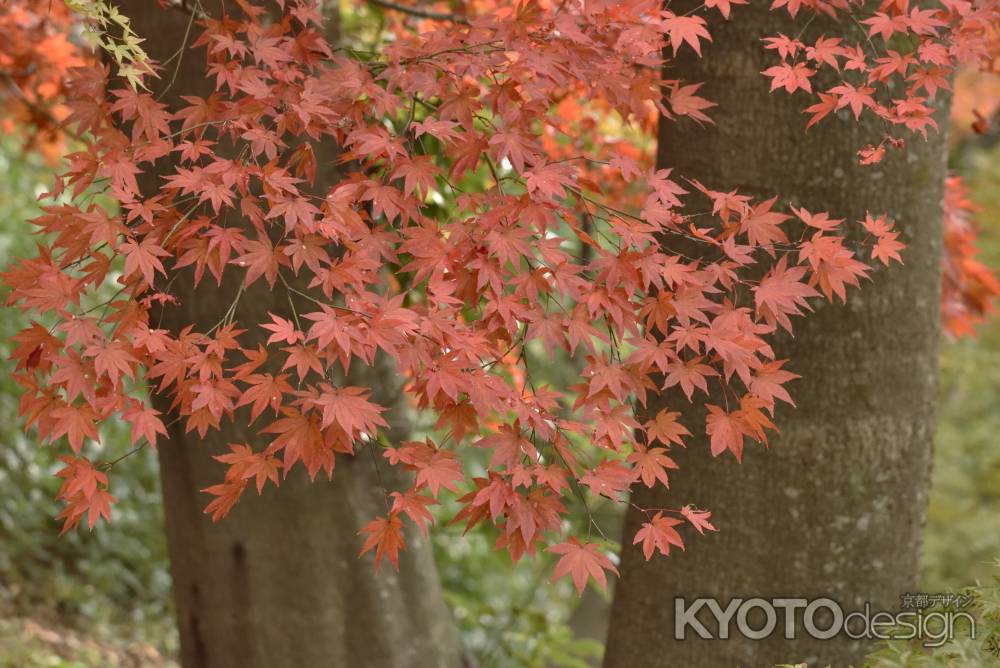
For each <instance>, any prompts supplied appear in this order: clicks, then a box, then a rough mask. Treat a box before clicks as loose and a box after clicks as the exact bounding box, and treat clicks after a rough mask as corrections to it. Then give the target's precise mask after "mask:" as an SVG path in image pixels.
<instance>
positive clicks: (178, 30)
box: [122, 0, 460, 668]
mask: <svg viewBox="0 0 1000 668" xmlns="http://www.w3.org/2000/svg"><path fill="white" fill-rule="evenodd" d="M122 10H123V12H124V13H126V14H127V15H128V16H130V17H131V20H132V25H133V27H134V29H135V31H136V32H137V33H138V34H139V35H140V36H141V37H144V38H146V40H147V41H146V42H145V43H144V45H143V46H144V48H145V49H146V50H147V52H148V53H149V54H150V56H151V57H153V58H154V59H156V60H158V61H160V62H163V61H165V60H167V59H168V58H169V57H170V55H171V54H173V53H174V51H176V50H177V49H178V48H183V46H182V45H183V41H184V34H185V29H186V27H187V23H188V20H189V17H188V16H186V15H184V14H182V13H180V12H171V11H169V10H161V9H160V8H158V7H157V5H156V3H153V2H151V1H148V0H146V1H144V0H128V1H126V2H124V3H123V6H122ZM196 30H197V28H195V31H193V33H192V39H193V37H194V34H195V32H196ZM175 66H176V60H175V61H174V62H172V63H171V64H170V65H169V66H168V67H167V69H166V71H165V73H164V75H163V79H162V81H161V82H159V85H160V86H163V85H165V83H166V82H169V81H170V79H171V77H172V74H173V68H174V67H175ZM203 72H204V55H203V52H202V51H201V50H198V51H190V50H187V52H186V53H185V54H184V58H183V61H182V62H181V66H180V70H179V72H178V73H177V77H176V81H175V82H174V84H173V87H172V88H171V89H170V90H169V92H168V93H167V95H166V97H165V98H164V99H166V100H167V102H168V103H170V104H173V103H175V102H176V101H177V99H178V96H180V95H191V94H197V95H202V96H204V95H207V93H208V92H211V90H212V89H211V88H209V86H210V85H211V84H208V83H206V81H205V79H204V76H203ZM317 153H319V151H317ZM327 157H329V156H327ZM318 158H319V159H320V169H321V170H322V169H324V161H323V156H322V155H318ZM325 164H326V165H330V164H331V161H329V160H327V161H325ZM326 169H328V170H329V169H331V168H330V167H326ZM144 178H145V179H147V180H146V182H145V184H144V186H146V187H152V186H153V185H154V184H155V183H156V181H155V180H153V179H156V178H157V175H156V174H146V175H144ZM332 178H334V175H333V172H332V171H328V172H327V173H326V174H323V175H322V177H321V179H320V180H325V181H327V182H329V181H330V180H332ZM184 285H187V286H190V285H191V274H190V273H185V274H183V275H182V278H181V279H179V280H178V281H177V282H176V283H175V286H174V293H175V294H176V295H177V296H178V297H179V299H180V301H181V306H180V307H179V308H175V309H171V310H168V311H167V312H166V314H165V318H164V326H167V327H170V328H172V329H178V328H179V327H180V326H183V325H184V324H189V323H197V325H198V327H199V328H200V329H207V328H209V327H211V326H212V325H213V324H215V323H216V322H218V321H219V319H220V318H221V316H222V314H223V313H225V311H226V309H227V308H228V307H229V305H230V304H231V303H232V300H233V297H234V296H235V294H236V292H237V287H238V281H234V280H229V281H225V282H224V283H223V285H222V286H221V287H218V286H216V285H215V283H214V281H213V280H212V279H211V278H207V279H206V280H205V281H204V282H203V283H202V284H201V286H200V287H199V288H198V289H197V290H191V289H190V288H189V287H188V288H185V287H183V286H184ZM288 308H289V307H288V303H287V298H286V295H285V294H284V293H283V292H281V287H280V284H279V285H278V286H277V287H276V288H275V292H273V293H272V292H271V291H270V290H269V289H268V286H267V284H266V283H265V282H264V281H263V280H260V281H257V282H256V283H255V285H254V286H253V287H252V288H251V289H249V290H248V291H247V293H246V294H245V295H244V296H243V297H242V299H241V300H240V302H239V306H238V310H237V321H246V322H253V323H257V322H263V321H266V320H267V317H266V312H267V311H271V312H273V313H277V314H280V315H283V316H284V317H286V318H287V317H290V314H289V313H288V312H287V311H288ZM255 335H256V334H255V333H254V332H252V331H251V332H248V333H247V334H246V335H245V337H241V341H242V343H243V345H244V346H247V347H255V346H256V343H257V341H255V340H254V339H253V337H254V336H255ZM263 338H264V337H260V342H263ZM355 376H356V377H355ZM351 382H352V383H354V384H359V385H367V386H369V387H373V388H374V390H375V392H374V399H375V400H376V401H378V402H379V403H381V404H382V405H385V406H390V407H391V412H390V414H389V415H387V416H386V417H387V419H388V420H389V422H390V423H391V424H392V425H393V431H394V433H393V434H392V437H393V438H394V439H399V438H404V437H405V433H406V429H407V427H406V423H407V420H406V415H405V409H404V408H403V406H402V405H401V404H400V401H399V399H400V394H399V388H398V382H399V379H398V378H397V376H396V375H395V373H394V371H393V369H392V368H391V367H389V366H387V365H385V364H383V365H382V366H381V367H380V368H377V369H374V370H369V371H366V372H362V373H360V374H352V378H351ZM156 402H157V404H158V407H159V408H160V410H166V409H167V406H168V403H169V402H168V401H167V400H166V398H162V397H161V398H158V399H156ZM237 418H238V419H237V420H236V421H235V424H224V428H223V429H222V431H221V432H210V433H209V435H208V438H206V439H204V440H203V439H201V438H199V437H198V436H197V434H196V433H190V434H185V433H184V431H183V427H182V424H177V425H175V426H173V427H172V428H171V429H170V434H169V440H168V441H167V442H165V443H162V444H161V445H160V448H159V456H160V465H161V477H162V481H163V495H164V503H165V510H166V525H167V527H166V528H167V538H168V543H169V554H170V561H171V574H172V576H173V587H174V598H175V602H176V608H177V621H178V627H179V631H180V640H181V662H182V665H183V666H184V667H185V668H230V667H232V668H277V667H283V666H289V667H291V666H296V667H299V666H301V667H302V668H312V667H314V666H315V667H320V666H323V667H326V666H331V667H332V666H336V667H340V666H343V667H344V668H354V667H358V668H368V667H370V668H425V667H428V668H437V667H441V668H454V667H456V666H458V665H460V654H459V651H458V645H457V637H456V633H455V629H454V627H453V625H452V622H451V619H450V615H449V612H448V610H447V608H446V606H445V605H444V601H443V598H442V595H441V589H440V584H439V582H438V579H437V573H436V570H435V566H434V562H433V557H432V555H431V550H430V545H429V544H428V543H427V541H426V540H423V539H422V538H421V536H419V535H417V534H414V535H408V536H407V551H406V552H405V553H404V554H403V555H402V557H401V559H400V572H399V573H398V574H397V573H396V572H394V571H393V569H392V567H391V566H387V567H384V568H382V569H381V571H380V572H379V573H377V574H376V573H374V572H373V569H372V559H371V556H370V555H369V556H368V557H366V558H364V559H358V549H359V547H360V544H361V543H360V541H361V539H360V537H359V536H358V535H357V532H358V530H359V529H360V528H361V527H362V526H363V525H364V524H366V523H367V522H369V521H370V520H371V519H372V518H374V517H375V516H377V515H380V514H384V513H385V506H384V501H383V484H384V485H386V486H387V487H390V488H391V487H392V486H393V485H392V480H391V479H390V476H389V474H388V471H387V467H386V466H385V465H384V464H383V465H381V471H377V470H376V465H375V464H374V458H373V457H372V456H370V453H369V452H368V451H366V449H364V448H359V452H358V456H357V457H355V458H353V459H352V458H350V457H344V456H342V455H338V460H337V467H336V471H335V473H334V477H333V480H332V481H327V480H326V477H325V475H324V474H320V476H318V477H317V479H316V481H315V482H312V483H310V482H309V480H308V477H307V476H306V475H305V473H304V471H302V470H296V471H295V472H294V473H293V474H292V475H290V476H289V478H288V479H286V480H284V481H283V482H282V484H281V488H280V489H277V490H276V489H274V488H271V487H269V488H268V489H266V490H265V492H264V494H263V496H261V497H258V496H257V495H256V494H255V493H254V491H253V490H248V491H247V493H246V494H245V495H244V496H243V500H241V501H240V503H239V504H237V506H236V507H235V508H234V509H233V511H232V513H231V514H230V515H229V517H228V518H226V519H224V520H222V521H220V522H218V523H216V524H213V523H212V522H211V520H210V519H209V516H208V515H205V514H203V512H202V509H203V508H204V506H205V503H206V501H207V500H209V497H208V496H207V495H205V494H203V493H202V492H200V490H201V489H203V488H205V487H207V486H209V485H212V484H216V483H218V482H220V481H221V479H222V475H223V473H224V467H223V465H221V464H219V463H218V462H215V461H214V460H213V459H212V455H216V454H220V453H221V452H224V451H227V449H228V448H227V444H229V443H250V444H252V445H254V448H255V449H258V450H259V449H262V448H263V447H264V446H265V445H266V442H267V439H269V438H270V437H269V436H267V435H261V434H259V431H260V430H261V428H262V427H263V425H265V424H266V422H265V419H266V417H262V418H260V419H259V420H258V421H257V422H256V423H255V424H253V425H251V424H249V416H248V414H246V413H242V412H238V413H237ZM299 469H301V467H299Z"/></svg>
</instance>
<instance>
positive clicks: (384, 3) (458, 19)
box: [367, 0, 469, 25]
mask: <svg viewBox="0 0 1000 668" xmlns="http://www.w3.org/2000/svg"><path fill="white" fill-rule="evenodd" d="M367 2H368V4H370V5H375V6H376V7H381V8H382V9H391V10H392V11H395V12H402V13H404V14H409V15H410V16H418V17H420V18H422V19H433V20H435V21H451V22H452V23H461V24H462V25H469V19H467V18H465V17H464V16H459V15H458V14H446V13H444V12H432V11H428V10H426V9H418V8H417V7H408V6H407V5H399V4H396V3H395V2H390V1H389V0H367Z"/></svg>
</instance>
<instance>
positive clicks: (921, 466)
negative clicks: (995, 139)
mask: <svg viewBox="0 0 1000 668" xmlns="http://www.w3.org/2000/svg"><path fill="white" fill-rule="evenodd" d="M682 4H683V3H682ZM675 5H677V3H676V2H675V3H673V4H672V5H671V9H672V10H674V11H675V12H677V13H682V12H683V11H684V10H685V9H687V8H688V7H687V6H681V7H677V6H675ZM692 6H693V5H692ZM709 14H710V16H712V17H715V16H717V13H715V12H709ZM733 15H734V16H733V20H732V21H731V22H728V23H724V22H722V21H721V20H714V19H710V20H711V21H712V22H713V23H714V25H713V26H712V37H713V39H714V41H713V42H712V43H711V44H705V45H704V48H705V57H704V59H696V58H693V57H690V56H682V57H681V58H679V59H678V60H677V61H675V62H674V66H673V67H672V68H671V69H670V70H669V71H668V73H667V76H668V77H682V78H684V79H686V80H690V81H704V82H706V83H705V86H704V87H703V89H702V93H701V94H703V95H704V96H705V97H707V98H709V99H711V100H713V101H715V102H717V103H718V104H719V107H718V108H716V109H714V110H712V111H714V113H713V114H711V115H712V117H713V119H714V120H715V122H716V125H714V126H705V127H701V126H699V125H697V124H696V123H692V122H685V121H684V120H682V121H681V122H666V123H662V122H661V127H660V137H659V153H658V164H659V165H660V166H663V167H674V168H676V169H677V172H676V173H677V174H679V175H683V176H686V177H689V178H695V179H698V180H700V181H702V182H703V183H705V184H706V185H708V186H709V187H712V188H715V189H718V190H729V189H732V188H739V189H740V190H741V191H742V192H746V193H750V194H753V195H756V196H772V195H782V196H785V197H794V198H796V199H795V201H794V203H796V204H798V205H801V206H805V207H806V208H808V209H809V210H811V211H818V210H822V211H829V212H831V214H832V215H834V216H835V217H837V218H842V217H846V218H849V219H850V220H860V219H863V217H864V215H865V212H866V211H872V212H873V213H878V212H882V211H886V212H888V213H889V214H890V215H891V216H892V217H893V218H894V219H895V220H896V221H897V227H898V229H900V230H901V231H902V240H903V241H904V242H905V243H906V244H907V245H908V248H907V250H906V251H905V252H904V261H905V263H906V264H905V266H903V267H899V266H898V265H897V266H894V267H893V268H891V269H888V270H884V269H879V270H876V271H875V272H873V275H872V281H871V282H870V283H865V284H864V285H863V289H862V290H861V291H860V292H858V291H853V292H852V294H850V296H849V299H848V303H847V305H846V306H841V305H839V304H836V305H831V304H827V303H826V302H822V301H816V303H815V304H814V306H815V307H816V312H815V313H814V314H811V315H810V316H808V317H807V319H806V320H799V321H796V324H795V338H794V339H792V338H790V337H787V336H786V337H783V338H782V340H781V341H780V342H779V345H778V346H777V347H776V348H777V353H778V356H779V358H782V357H787V358H790V359H791V360H792V361H791V362H790V363H789V364H788V365H786V368H789V369H790V370H792V371H794V372H796V373H798V374H800V375H801V376H802V377H803V378H802V379H801V380H798V381H795V382H794V383H792V384H791V386H790V390H791V393H792V396H793V398H794V399H795V401H796V402H797V404H798V406H797V408H788V407H780V408H779V409H778V412H777V419H776V422H777V425H778V427H779V428H780V430H781V433H780V434H779V435H776V436H774V437H773V438H772V439H771V444H770V449H769V450H768V451H766V452H765V451H763V449H761V448H754V447H750V448H748V450H747V452H746V454H745V457H744V460H743V464H742V465H740V464H738V463H737V462H736V461H735V459H733V458H732V457H731V456H728V453H727V454H726V456H723V457H720V458H718V459H713V458H712V457H711V455H710V453H709V447H708V443H707V439H704V438H699V439H695V440H694V441H693V442H691V443H690V444H689V445H688V447H687V448H686V449H684V448H675V449H674V451H673V453H672V455H673V456H674V458H675V459H676V460H677V462H678V464H679V465H680V470H679V471H678V472H677V473H676V474H675V475H673V476H671V487H670V490H669V491H668V492H665V491H663V490H657V491H655V492H652V493H651V492H649V491H648V490H646V489H645V488H640V489H639V490H637V491H636V493H635V495H634V498H633V501H634V502H635V503H636V504H638V505H639V506H642V507H662V506H671V507H677V506H681V505H684V504H687V503H694V504H696V505H698V506H701V507H707V508H709V509H711V510H712V511H714V515H713V521H714V522H715V524H716V526H717V527H718V528H719V532H718V533H713V534H710V535H708V536H706V537H701V536H698V535H696V534H691V535H690V537H689V539H688V540H687V550H686V551H685V552H674V553H671V555H670V556H669V557H667V558H660V557H654V558H653V559H652V560H651V561H650V562H648V563H647V562H645V560H644V559H643V556H642V554H641V551H640V550H639V549H637V547H636V548H633V547H631V546H627V547H626V548H625V549H624V551H623V555H622V565H621V572H622V577H621V580H620V582H619V583H618V586H617V588H616V592H615V600H614V603H613V608H612V616H611V622H610V629H609V635H608V643H607V651H606V655H605V662H604V665H605V667H606V668H634V667H637V666H641V667H643V668H646V667H649V668H654V667H657V666H684V667H685V668H699V667H702V666H703V667H705V668H719V667H720V666H735V665H740V666H771V665H773V664H775V663H784V662H788V663H796V662H808V663H809V665H817V666H826V665H828V664H832V665H835V666H846V665H849V664H854V665H859V663H860V661H861V659H862V657H863V655H864V653H865V651H866V649H867V647H868V643H866V642H864V641H854V640H850V639H848V638H845V637H844V636H838V637H837V638H835V639H831V640H816V639H812V638H809V637H808V636H807V635H806V634H805V633H804V632H803V630H802V611H801V610H799V611H798V613H797V618H796V620H797V621H796V625H797V631H796V637H795V639H794V640H787V639H785V638H784V637H783V628H784V627H783V623H782V620H780V619H779V621H778V626H777V630H776V631H775V632H774V633H773V634H772V635H771V636H770V637H769V638H767V639H765V640H748V639H746V638H743V637H741V636H739V635H738V634H736V635H734V637H732V638H731V639H729V640H703V639H700V638H698V637H697V635H696V634H694V633H693V632H692V631H691V629H690V628H688V629H687V633H686V639H685V640H683V641H677V640H675V639H674V632H675V631H674V626H675V624H674V622H675V620H674V615H675V607H674V598H675V597H686V599H687V600H688V601H689V602H690V601H691V600H692V599H693V598H698V597H715V598H719V599H720V604H721V605H722V607H723V608H725V606H726V604H727V603H728V602H729V600H730V599H731V598H736V597H739V598H744V599H745V598H752V597H761V598H765V599H771V598H779V597H829V598H832V599H834V600H836V601H838V602H840V603H841V604H842V605H843V606H844V607H845V609H846V610H847V611H849V610H854V609H859V608H863V605H864V603H865V602H871V604H872V609H873V610H880V609H885V610H895V609H897V608H898V605H899V598H898V597H899V595H900V594H901V593H903V592H906V591H913V587H914V585H915V582H916V574H917V559H918V553H919V547H920V533H921V527H922V523H923V518H924V509H925V501H926V496H927V487H928V473H929V466H930V444H931V438H932V434H933V426H934V419H933V416H934V399H935V377H936V368H937V355H936V352H937V344H938V336H939V333H938V316H939V305H938V296H939V287H940V264H941V213H942V212H941V205H942V190H943V181H944V175H945V137H944V135H943V133H942V134H936V135H934V134H932V135H931V136H930V139H929V141H927V142H924V141H922V140H921V139H920V138H919V137H912V138H910V139H909V140H908V144H909V146H908V147H907V149H906V150H905V151H895V152H891V153H890V154H889V155H888V156H887V158H886V160H885V161H884V163H883V164H881V165H877V166H872V167H862V166H860V165H858V163H857V157H856V155H855V151H856V150H857V149H858V148H860V147H862V146H864V145H865V144H866V143H868V142H873V143H878V141H879V139H880V138H881V136H882V134H884V128H883V126H882V125H881V124H880V123H875V122H872V121H871V119H870V116H869V120H868V121H867V122H865V121H863V122H861V123H860V124H859V123H857V122H856V121H855V120H854V119H853V117H849V118H848V117H847V113H846V110H845V112H842V113H841V114H840V117H839V118H827V119H825V120H824V121H822V122H821V123H820V124H819V125H817V126H814V127H813V128H812V129H811V130H810V131H809V132H808V133H806V132H805V131H804V128H805V122H806V119H807V116H805V115H804V114H802V111H801V110H802V108H803V107H804V106H806V104H808V103H806V102H805V98H804V97H803V96H802V95H801V94H797V95H791V96H790V95H788V94H786V93H784V92H782V91H779V92H777V93H774V94H769V92H768V82H767V80H766V79H765V78H764V77H763V76H762V75H761V71H762V70H764V69H765V68H766V67H768V66H770V65H771V64H774V56H773V52H771V53H766V52H765V51H764V49H763V45H762V44H761V42H760V39H761V37H762V36H766V35H773V34H777V33H779V32H783V33H785V34H787V35H796V34H797V31H798V30H799V29H800V27H801V25H802V24H803V21H804V19H803V18H802V17H800V19H799V27H796V26H793V25H792V24H791V22H790V21H789V20H788V19H787V16H786V15H785V14H784V13H783V12H782V13H779V12H771V11H769V10H768V3H755V2H751V3H750V5H749V6H748V7H742V6H740V7H734V11H733ZM850 29H851V28H850V27H849V24H848V23H840V24H834V23H831V22H829V21H825V20H819V19H817V20H815V21H813V23H812V24H811V25H810V27H809V28H808V30H807V32H806V37H805V38H806V39H808V38H810V37H811V36H812V37H815V36H817V35H820V34H824V33H825V34H826V35H839V34H843V31H845V30H850ZM858 37H859V38H860V35H858ZM684 51H688V52H689V51H690V50H688V49H684ZM813 85H814V86H817V85H819V86H820V89H824V88H823V83H822V82H818V83H817V82H815V81H814V84H813ZM941 106H942V107H945V106H947V105H946V104H942V105H941ZM945 119H946V115H945V110H942V111H941V112H940V113H939V117H938V122H939V123H940V124H942V129H944V127H946V124H945V123H946V121H945ZM668 403H669V405H670V406H671V408H672V409H674V410H678V409H680V410H685V413H686V415H685V418H684V419H685V421H686V422H688V423H690V424H691V425H692V426H697V427H698V428H699V429H700V428H701V426H702V425H703V424H704V411H703V409H702V408H701V407H694V408H690V407H688V408H687V409H685V408H684V407H685V406H687V404H686V402H685V401H684V400H683V398H682V399H681V401H677V400H676V398H675V397H672V396H668V395H667V394H664V395H661V396H659V397H658V398H657V399H656V400H654V401H653V402H652V405H651V406H650V407H649V412H650V413H651V414H655V413H656V412H657V411H658V410H659V409H660V408H662V407H663V406H664V405H667V404H668ZM642 521H643V516H642V514H641V513H640V512H637V511H635V510H634V509H630V511H629V513H628V516H627V518H626V526H625V531H624V542H625V543H626V544H628V543H631V539H632V537H633V536H634V535H635V532H636V531H637V530H638V528H639V527H640V524H641V522H642ZM700 618H704V617H703V616H700ZM751 620H752V621H754V618H753V617H751ZM817 623H820V622H819V621H818V622H817ZM760 625H761V622H760V621H757V622H756V626H755V628H759V627H760ZM706 626H707V628H708V629H709V630H710V631H715V628H716V625H715V623H714V621H712V622H708V623H707V624H706ZM821 628H823V627H821ZM733 631H734V632H735V624H734V625H733ZM692 636H693V637H692Z"/></svg>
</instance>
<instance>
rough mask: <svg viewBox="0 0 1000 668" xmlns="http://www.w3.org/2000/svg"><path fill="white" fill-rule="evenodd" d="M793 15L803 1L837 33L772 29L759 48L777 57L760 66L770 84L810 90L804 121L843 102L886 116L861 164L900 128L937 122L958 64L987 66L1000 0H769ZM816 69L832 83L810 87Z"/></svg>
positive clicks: (857, 112) (871, 160)
mask: <svg viewBox="0 0 1000 668" xmlns="http://www.w3.org/2000/svg"><path fill="white" fill-rule="evenodd" d="M782 7H783V8H785V9H786V10H787V12H788V13H789V14H790V15H791V16H792V18H795V17H796V15H797V14H798V13H799V12H800V11H802V10H803V9H807V10H809V11H810V12H812V13H813V14H817V13H818V14H822V15H826V16H828V17H831V18H833V19H835V20H837V21H838V22H839V24H840V25H842V26H843V27H844V29H843V33H842V34H841V35H837V36H827V35H820V36H819V37H817V38H815V39H814V40H811V41H810V40H803V39H802V38H801V37H800V36H797V37H789V36H787V35H785V34H778V35H775V36H772V37H767V38H766V39H765V42H766V43H767V46H766V48H767V49H770V50H772V51H774V52H775V53H776V54H777V55H778V57H779V58H780V60H781V62H780V63H779V64H777V65H774V66H772V67H769V68H767V69H766V70H764V72H763V74H765V75H766V76H768V77H770V78H771V90H776V89H779V88H781V89H783V90H785V91H786V92H788V93H794V92H795V91H803V92H805V93H807V94H809V95H811V96H815V97H816V98H818V101H817V102H816V103H815V104H812V105H811V106H808V107H806V108H805V110H804V111H805V112H806V113H808V114H811V116H810V118H809V122H808V123H807V125H806V127H807V128H808V127H811V126H813V125H815V124H816V123H818V122H819V121H820V120H822V119H824V118H826V117H827V116H829V115H830V114H832V113H834V112H837V111H840V110H842V109H844V110H850V113H851V115H852V116H853V118H854V119H855V120H857V119H860V118H861V117H862V115H866V114H873V115H875V116H876V117H878V118H879V119H881V120H882V121H883V122H884V123H885V124H886V134H885V136H884V137H883V139H882V140H881V141H880V142H879V143H878V144H877V145H871V144H869V145H868V146H865V147H862V148H861V149H860V150H859V151H858V156H859V160H860V162H861V164H865V165H871V164H876V163H878V162H881V161H882V160H883V159H884V157H885V153H886V149H887V148H901V147H903V146H904V145H905V134H908V133H910V132H919V133H920V134H921V135H923V136H924V137H926V136H927V131H928V129H931V130H935V131H936V130H937V129H938V126H937V122H936V121H935V119H934V117H933V114H934V111H935V107H934V101H935V98H937V96H938V94H939V93H940V91H949V90H951V87H952V85H951V80H952V78H953V75H954V72H955V71H956V69H957V68H958V67H960V66H961V67H973V68H980V69H982V70H984V71H995V70H996V67H997V62H998V61H997V58H996V45H997V40H996V32H997V26H998V25H1000V3H998V2H997V1H996V0H937V1H935V2H930V3H915V2H910V0H881V1H880V2H879V3H877V6H873V5H871V3H865V2H861V1H859V0H774V2H773V3H772V8H775V9H778V8H782ZM821 70H826V71H828V72H829V73H830V74H831V75H832V76H833V77H834V79H835V80H837V81H838V82H839V83H836V85H833V86H829V87H827V88H826V90H813V85H812V81H813V79H814V77H816V76H817V74H818V73H819V72H820V71H821Z"/></svg>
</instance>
